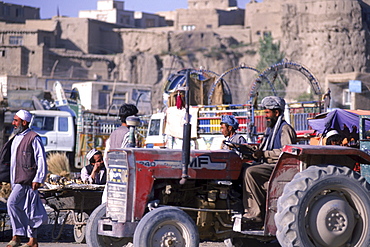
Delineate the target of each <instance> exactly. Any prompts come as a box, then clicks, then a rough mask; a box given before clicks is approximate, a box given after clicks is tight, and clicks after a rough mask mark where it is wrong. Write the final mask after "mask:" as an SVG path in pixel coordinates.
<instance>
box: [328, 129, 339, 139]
mask: <svg viewBox="0 0 370 247" xmlns="http://www.w3.org/2000/svg"><path fill="white" fill-rule="evenodd" d="M333 135H339V133H338V131H336V130H331V131H329V132H328V133H326V135H325V137H327V138H329V137H331V136H333Z"/></svg>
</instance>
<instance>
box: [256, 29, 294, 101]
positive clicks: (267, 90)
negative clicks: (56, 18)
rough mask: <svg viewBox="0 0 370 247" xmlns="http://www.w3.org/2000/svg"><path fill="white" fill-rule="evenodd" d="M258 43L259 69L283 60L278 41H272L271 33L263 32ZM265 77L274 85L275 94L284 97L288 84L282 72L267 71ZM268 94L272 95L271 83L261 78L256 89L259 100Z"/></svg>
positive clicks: (264, 68) (262, 69)
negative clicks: (259, 84) (260, 82)
mask: <svg viewBox="0 0 370 247" xmlns="http://www.w3.org/2000/svg"><path fill="white" fill-rule="evenodd" d="M259 44H260V47H259V50H258V54H259V55H260V59H259V61H258V64H257V69H258V70H259V71H261V72H263V71H265V70H266V69H267V68H268V67H270V66H272V65H274V64H276V63H279V62H282V61H283V59H284V57H285V54H284V53H283V52H281V51H280V42H274V40H273V38H272V36H271V34H265V35H264V36H263V38H260V40H259ZM266 77H267V78H268V79H269V81H270V82H271V83H272V84H273V85H274V88H275V90H276V92H277V95H278V96H280V97H284V96H285V88H286V86H287V85H288V78H287V77H285V76H284V72H283V71H269V73H267V74H266ZM268 95H273V92H272V89H271V85H270V84H269V83H268V82H267V80H262V84H261V86H260V88H259V89H258V98H259V101H260V100H262V99H263V98H264V97H265V96H268Z"/></svg>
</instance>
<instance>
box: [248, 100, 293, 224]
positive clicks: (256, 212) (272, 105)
mask: <svg viewBox="0 0 370 247" xmlns="http://www.w3.org/2000/svg"><path fill="white" fill-rule="evenodd" d="M261 106H262V108H263V109H264V111H265V116H266V121H267V128H266V131H265V134H264V137H263V139H262V142H261V144H260V145H259V146H258V149H257V150H255V152H254V153H253V155H252V156H253V158H254V159H255V162H253V163H252V164H250V165H248V166H247V168H246V169H245V171H244V177H243V206H244V214H243V222H245V223H251V224H253V223H256V224H259V223H262V222H263V218H264V211H265V210H264V209H265V202H266V182H268V181H269V178H270V175H271V173H272V171H273V170H274V168H275V165H276V163H277V161H278V158H279V155H280V153H281V152H282V149H283V147H284V146H285V145H288V144H294V143H295V142H296V138H297V136H296V132H295V130H294V129H293V127H292V126H291V125H289V124H288V123H287V122H286V121H285V120H284V109H285V100H284V99H282V98H280V97H277V96H268V97H265V98H264V99H263V100H262V102H261Z"/></svg>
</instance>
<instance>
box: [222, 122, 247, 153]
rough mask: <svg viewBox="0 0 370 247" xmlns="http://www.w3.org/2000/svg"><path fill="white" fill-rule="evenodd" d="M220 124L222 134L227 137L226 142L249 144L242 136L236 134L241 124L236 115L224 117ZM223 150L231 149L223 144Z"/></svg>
mask: <svg viewBox="0 0 370 247" xmlns="http://www.w3.org/2000/svg"><path fill="white" fill-rule="evenodd" d="M220 124H221V133H222V134H223V135H224V137H226V141H229V142H234V143H239V144H242V143H246V142H247V141H246V140H245V138H244V137H243V136H242V135H240V134H237V133H236V130H237V129H238V128H239V123H238V120H237V119H236V118H235V117H234V115H222V116H221V122H220ZM221 149H231V147H230V146H228V145H226V144H225V143H224V142H223V143H222V145H221Z"/></svg>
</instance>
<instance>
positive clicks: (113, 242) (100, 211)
mask: <svg viewBox="0 0 370 247" xmlns="http://www.w3.org/2000/svg"><path fill="white" fill-rule="evenodd" d="M105 212H106V206H105V203H104V204H101V205H100V206H99V207H97V208H96V209H95V210H94V211H93V212H92V213H91V215H90V217H89V220H88V221H87V225H86V243H87V246H89V247H106V246H112V247H129V246H132V243H131V242H132V238H113V237H107V236H101V235H99V234H98V221H99V220H100V219H101V218H102V217H104V216H105Z"/></svg>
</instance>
